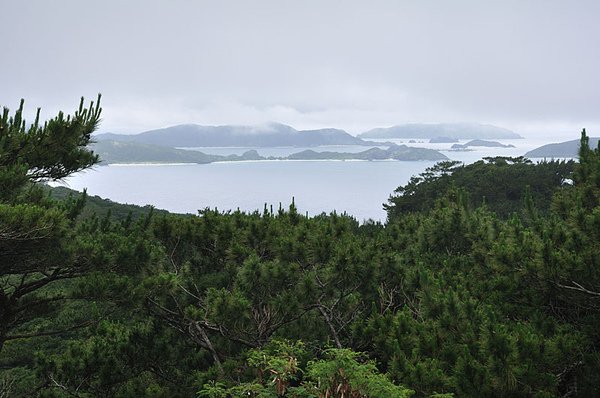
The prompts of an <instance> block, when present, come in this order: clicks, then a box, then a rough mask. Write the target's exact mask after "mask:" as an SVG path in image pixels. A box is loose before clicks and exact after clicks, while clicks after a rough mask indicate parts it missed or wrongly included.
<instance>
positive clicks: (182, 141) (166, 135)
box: [94, 123, 381, 147]
mask: <svg viewBox="0 0 600 398" xmlns="http://www.w3.org/2000/svg"><path fill="white" fill-rule="evenodd" d="M94 139H95V140H96V141H106V140H111V141H128V142H135V143H139V144H152V145H163V146H168V147H281V146H291V147H314V146H321V145H364V146H373V145H381V143H378V142H372V141H365V140H363V139H361V138H358V137H355V136H353V135H350V134H348V133H347V132H345V131H344V130H339V129H332V128H327V129H318V130H296V129H294V128H293V127H291V126H287V125H285V124H280V123H268V124H265V125H262V126H200V125H196V124H182V125H178V126H172V127H167V128H163V129H157V130H150V131H145V132H142V133H139V134H113V133H105V134H98V135H96V136H94Z"/></svg>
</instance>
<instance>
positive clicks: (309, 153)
mask: <svg viewBox="0 0 600 398" xmlns="http://www.w3.org/2000/svg"><path fill="white" fill-rule="evenodd" d="M286 159H288V160H317V159H318V160H387V159H393V160H432V161H435V160H448V157H446V156H445V155H443V154H442V153H440V152H438V151H436V150H434V149H427V148H415V147H409V146H406V145H390V147H389V148H388V149H381V148H371V149H367V150H366V151H362V152H358V153H348V152H315V151H313V150H310V149H308V150H305V151H302V152H298V153H294V154H292V155H289V156H288V157H287V158H286Z"/></svg>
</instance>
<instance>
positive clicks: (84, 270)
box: [0, 104, 600, 398]
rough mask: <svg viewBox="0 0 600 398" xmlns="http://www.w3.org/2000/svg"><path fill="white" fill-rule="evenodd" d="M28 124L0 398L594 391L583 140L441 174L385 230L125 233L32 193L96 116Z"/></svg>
mask: <svg viewBox="0 0 600 398" xmlns="http://www.w3.org/2000/svg"><path fill="white" fill-rule="evenodd" d="M21 112H22V111H21V110H18V111H17V112H16V114H15V116H13V117H12V118H9V117H8V111H5V112H4V117H3V118H2V119H0V187H1V189H2V190H1V193H2V195H1V197H0V266H1V268H0V270H1V272H0V321H1V323H0V326H1V328H0V337H1V343H2V344H1V345H0V396H11V397H20V396H38V397H98V396H102V397H194V396H200V397H213V398H214V397H223V398H225V397H297V398H308V397H319V398H321V397H336V398H341V397H345V398H346V397H354V398H383V397H399V398H400V397H409V396H412V397H452V396H455V397H538V398H539V397H554V396H563V397H567V396H580V397H594V396H597V392H598V384H599V383H600V354H599V351H598V345H599V344H600V333H599V331H600V305H599V304H598V297H600V273H599V271H598V270H600V255H599V253H600V150H599V149H595V150H592V149H590V148H589V145H588V138H587V137H586V136H585V134H583V136H582V140H581V142H582V145H581V151H580V163H579V164H573V163H557V162H550V163H543V164H540V165H533V164H531V163H530V162H528V161H526V160H524V159H506V158H495V159H487V160H486V161H483V162H480V163H477V164H475V165H472V166H463V167H457V165H456V164H454V163H451V162H450V163H448V162H446V163H442V164H439V165H438V166H436V167H435V168H433V169H431V170H429V171H428V172H427V173H425V174H424V175H422V176H420V177H416V179H415V180H413V181H411V182H410V183H409V184H408V185H407V186H406V187H403V188H401V189H399V191H398V194H399V195H398V196H397V197H396V199H397V200H398V201H397V202H394V201H392V202H391V204H390V206H391V207H390V208H388V211H390V219H389V221H388V223H386V224H385V225H382V224H378V223H367V224H364V225H360V224H359V223H358V222H357V221H356V220H354V219H353V218H351V217H347V216H340V215H338V214H336V213H332V214H329V215H326V214H322V215H319V216H316V217H312V218H307V217H304V216H302V215H300V214H299V213H298V212H297V210H296V207H295V205H294V203H292V204H291V205H290V207H289V209H285V210H284V209H278V210H277V211H273V210H272V209H269V208H265V210H264V211H263V212H255V213H252V214H246V213H242V212H227V213H219V212H217V211H211V210H203V211H201V212H200V213H199V215H198V216H181V215H174V214H168V213H162V214H156V213H154V212H148V213H146V214H141V215H140V217H137V218H135V217H125V218H124V219H123V218H119V219H115V218H113V217H112V216H108V215H105V216H104V217H97V216H94V215H86V214H83V213H82V210H83V209H84V199H85V197H72V196H71V197H68V198H67V199H61V200H59V199H54V198H52V197H49V195H48V192H47V189H46V188H44V187H42V186H41V184H40V182H42V181H44V180H48V179H50V180H52V179H58V178H63V177H65V176H66V175H68V174H70V173H72V172H75V171H77V170H80V169H83V168H85V167H89V166H90V165H92V164H94V162H96V161H97V158H96V156H95V154H94V153H91V152H90V151H89V149H87V144H88V142H89V137H90V133H91V132H92V131H93V130H94V129H95V127H96V125H97V123H98V119H99V115H100V108H99V107H98V105H97V104H96V105H93V104H92V105H91V106H90V107H89V108H85V109H84V108H83V106H81V107H80V109H79V110H78V111H77V112H76V113H75V115H74V116H72V117H64V116H63V115H59V116H58V117H57V118H55V119H53V120H52V121H49V122H48V123H47V124H46V125H45V126H43V127H40V126H39V125H38V123H34V125H32V127H30V128H28V129H26V128H25V126H26V124H25V123H23V121H22V120H21ZM54 142H60V143H61V145H60V146H57V147H53V146H52V145H53V143H54ZM39 143H43V145H40V144H39ZM46 144H47V145H49V147H48V146H47V145H46ZM47 148H52V149H47ZM513 170H515V171H513ZM571 171H572V173H571ZM553 173H554V174H556V173H561V174H560V175H559V176H556V179H552V178H550V175H551V174H553ZM517 177H518V178H521V179H522V181H521V180H518V179H517ZM565 177H571V178H572V180H573V184H572V185H570V184H569V185H562V184H561V182H562V179H563V178H565ZM487 178H490V179H492V180H493V181H494V184H493V185H488V186H487V187H486V186H482V188H481V191H480V193H479V194H481V196H485V198H486V200H485V204H484V205H482V206H480V203H481V201H480V198H479V197H478V196H477V195H479V194H478V193H477V192H476V190H475V188H476V187H477V186H478V185H480V184H479V183H481V184H483V182H484V181H485V179H487ZM538 182H539V185H535V184H536V183H538ZM505 183H506V184H505ZM509 183H510V184H509ZM511 184H513V185H515V186H517V190H516V191H515V192H513V193H512V194H511V195H501V193H502V192H503V190H504V189H508V188H509V187H510V186H512V185H511ZM527 186H529V188H525V187H527ZM466 192H469V195H467V194H466ZM520 194H522V197H521V198H518V196H519V195H520ZM413 195H419V196H418V197H419V198H421V199H420V200H419V202H426V203H425V204H423V206H419V205H417V203H416V202H411V200H412V199H411V196H413ZM513 196H514V197H513ZM403 200H405V202H403ZM519 201H522V203H524V204H523V206H522V207H518V206H516V205H515V209H516V210H515V211H514V212H512V214H508V213H509V212H510V211H512V210H507V209H506V207H509V208H510V206H512V204H514V203H517V202H519ZM405 206H406V208H405Z"/></svg>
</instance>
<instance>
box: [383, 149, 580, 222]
mask: <svg viewBox="0 0 600 398" xmlns="http://www.w3.org/2000/svg"><path fill="white" fill-rule="evenodd" d="M573 164H574V162H573V161H568V162H565V161H551V162H546V161H544V162H540V163H535V164H534V163H532V162H531V161H530V160H528V159H524V158H522V157H518V158H506V157H495V158H484V159H483V160H480V161H478V162H475V163H473V164H469V165H460V163H459V162H456V161H447V162H440V163H437V164H436V165H434V166H433V167H430V168H428V169H427V170H426V171H425V172H424V173H421V174H420V175H418V176H415V177H412V178H411V179H410V181H409V182H408V184H406V185H405V186H401V187H399V188H397V189H396V191H395V192H394V193H395V194H394V195H391V196H390V198H389V200H388V203H387V204H384V208H385V209H386V211H387V213H388V220H394V219H397V218H398V217H399V216H400V215H401V214H402V213H404V212H413V211H423V210H428V209H431V208H433V207H434V206H435V203H436V201H437V200H439V199H440V198H443V197H444V196H445V195H447V194H448V192H449V191H451V190H452V189H462V190H464V191H466V192H468V193H469V197H468V203H469V205H470V206H471V207H477V206H480V205H481V204H483V203H485V204H486V205H487V206H488V207H489V208H490V210H492V211H493V212H494V213H496V214H497V215H498V216H500V217H502V218H506V217H508V216H510V215H511V214H512V213H513V212H522V210H523V199H524V197H525V193H526V192H528V193H529V195H531V197H532V199H533V201H534V203H535V204H536V206H537V208H538V209H539V210H540V211H541V212H543V213H547V212H548V210H549V208H550V204H551V202H552V195H553V194H554V191H555V190H556V189H557V188H559V187H561V186H562V184H563V183H564V181H565V179H567V178H570V174H571V173H572V171H573Z"/></svg>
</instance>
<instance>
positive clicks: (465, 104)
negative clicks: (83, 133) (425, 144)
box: [0, 0, 600, 138]
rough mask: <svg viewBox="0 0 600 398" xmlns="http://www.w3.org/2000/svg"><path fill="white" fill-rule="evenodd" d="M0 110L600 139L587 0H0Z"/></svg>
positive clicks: (599, 77) (130, 122)
mask: <svg viewBox="0 0 600 398" xmlns="http://www.w3.org/2000/svg"><path fill="white" fill-rule="evenodd" d="M0 6H1V7H0V21H1V22H0V38H1V40H2V44H3V46H2V47H3V48H2V56H1V58H0V105H3V106H8V107H10V108H14V107H16V106H17V104H18V100H19V99H20V98H25V99H26V103H27V104H28V105H29V107H30V108H32V109H33V108H35V107H38V106H41V107H42V108H43V111H44V115H49V114H51V113H53V112H56V111H57V110H59V109H63V110H65V111H72V110H73V109H75V107H76V105H77V104H78V101H79V97H81V96H85V97H86V98H89V99H93V98H94V97H95V96H96V94H97V93H98V92H101V93H102V95H103V101H102V104H103V108H104V113H103V124H102V126H101V129H100V130H101V131H113V132H130V133H134V132H140V131H143V130H146V129H151V128H159V127H164V126H168V125H174V124H181V123H198V124H260V123H264V122H267V121H277V122H282V123H287V124H290V125H292V126H294V127H296V128H313V127H339V128H344V129H347V130H348V131H350V132H352V133H358V132H361V131H364V130H367V129H369V128H373V127H382V126H390V125H393V124H400V123H408V122H448V121H449V122H452V121H469V122H483V123H492V124H496V125H499V126H503V127H508V128H512V129H514V130H516V131H518V132H521V133H524V134H525V135H532V134H552V135H558V134H561V135H562V134H564V135H566V136H572V137H573V138H577V136H578V133H579V131H580V129H581V128H582V127H588V130H591V133H592V134H594V133H595V134H600V129H598V127H599V126H600V1H598V0H591V1H577V0H575V1H573V0H571V1H549V0H544V1H523V0H520V1H506V0H503V1H479V0H477V1H476V0H474V1H441V0H440V1H426V0H425V1H416V0H415V1H376V0H369V1H323V0H320V1H297V0H294V1H283V0H273V1H260V0H257V1H244V0H239V1H223V0H219V1H192V0H187V1H183V0H179V1H174V0H170V1H166V0H165V1H151V0H143V1H142V0H139V1H125V0H110V1H108V0H103V1H82V0H73V1H66V0H53V1H48V0H37V1H30V0H21V1H16V0H0Z"/></svg>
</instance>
